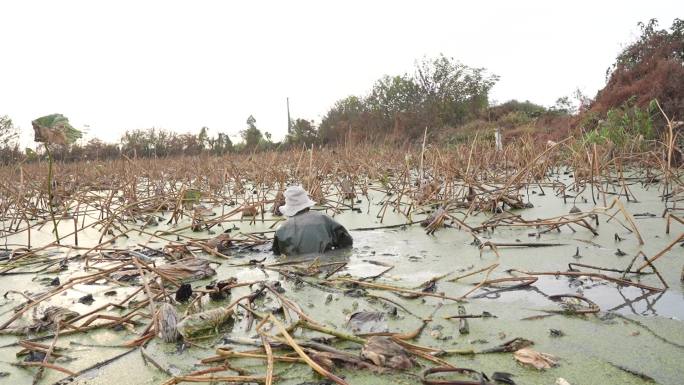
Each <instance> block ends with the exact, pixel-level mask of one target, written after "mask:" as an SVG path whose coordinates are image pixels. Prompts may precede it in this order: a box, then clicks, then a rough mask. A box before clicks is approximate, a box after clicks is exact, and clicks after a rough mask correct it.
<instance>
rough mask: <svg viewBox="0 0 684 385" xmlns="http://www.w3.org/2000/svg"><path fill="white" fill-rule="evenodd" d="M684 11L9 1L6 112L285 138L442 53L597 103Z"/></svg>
mask: <svg viewBox="0 0 684 385" xmlns="http://www.w3.org/2000/svg"><path fill="white" fill-rule="evenodd" d="M682 11H684V1H681V0H680V1H653V0H651V1H643V0H639V1H614V2H613V1H610V2H609V1H605V2H602V1H595V0H594V1H567V2H562V3H561V2H559V1H480V2H462V1H458V2H457V1H424V0H423V1H412V2H409V1H350V0H345V1H259V2H257V1H252V2H232V1H169V0H163V1H140V0H138V1H122V0H118V1H92V0H88V1H54V0H47V1H31V0H17V1H10V0H3V1H2V2H0V115H4V114H7V115H9V116H10V117H11V118H12V119H13V120H14V122H15V124H16V125H18V126H20V127H21V128H22V130H23V132H24V142H28V141H30V138H32V130H31V123H30V122H31V120H32V119H35V118H37V117H39V116H42V115H46V114H50V113H55V112H59V113H62V114H64V115H66V116H67V117H69V118H70V120H71V122H72V124H73V125H74V126H76V127H77V128H78V127H83V126H84V125H89V126H90V134H89V137H92V136H97V137H99V138H101V139H104V140H108V141H116V140H118V138H119V137H120V135H121V134H122V133H123V132H124V131H125V130H126V129H133V128H149V127H161V128H167V129H172V130H175V131H178V132H198V131H199V129H200V127H202V126H208V127H209V128H210V129H211V132H213V133H216V132H219V131H221V132H227V133H230V134H231V135H237V133H238V132H239V131H240V130H241V129H243V128H244V127H245V120H246V119H247V117H248V116H249V115H250V114H252V115H254V117H255V118H256V120H257V126H258V127H259V128H260V129H262V131H268V132H271V133H272V134H273V136H274V138H275V139H280V138H282V137H283V136H284V135H285V133H286V130H287V115H286V110H285V98H286V97H287V96H289V97H290V109H291V113H292V117H293V118H297V117H303V118H307V119H314V120H315V121H316V123H318V122H320V119H321V117H322V116H323V115H324V114H325V113H326V112H327V110H328V108H329V107H330V106H331V105H332V104H333V103H334V102H335V101H336V100H338V99H340V98H343V97H345V96H347V95H351V94H355V95H363V94H365V93H366V92H368V91H369V89H370V87H371V85H372V83H373V82H374V81H375V80H376V79H378V78H379V77H380V76H382V75H383V74H391V75H394V74H401V73H405V72H412V68H413V63H414V61H415V59H417V58H420V57H422V56H424V55H427V56H435V55H437V54H439V53H444V54H445V55H447V56H453V57H454V58H456V59H458V60H460V61H462V62H463V63H465V64H467V65H470V66H477V67H486V68H487V69H489V70H490V72H492V73H495V74H497V75H499V76H501V80H500V81H499V83H498V84H497V85H496V86H495V88H494V89H493V91H492V99H494V100H497V101H499V102H503V101H506V100H508V99H512V98H516V99H519V100H525V99H529V100H531V101H533V102H537V103H541V104H544V105H552V104H553V103H554V101H555V100H556V99H557V98H558V97H560V96H564V95H569V94H571V93H572V91H573V90H574V89H575V88H577V87H579V88H580V89H581V90H583V91H584V92H585V93H587V94H589V95H591V96H593V95H594V94H595V92H596V91H597V90H598V89H599V88H601V87H602V86H603V84H604V80H605V79H604V75H605V70H606V68H607V67H608V66H609V65H610V64H611V63H612V62H613V60H614V58H615V56H616V54H617V53H618V52H619V50H620V48H621V47H623V46H624V45H625V44H626V43H628V42H630V41H633V40H634V39H635V38H636V36H637V32H638V29H637V27H636V23H637V22H638V21H646V20H648V19H650V18H653V17H655V18H658V19H659V20H660V25H661V26H663V27H669V26H670V25H671V22H672V20H673V18H675V17H684V12H682Z"/></svg>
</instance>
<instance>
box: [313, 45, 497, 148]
mask: <svg viewBox="0 0 684 385" xmlns="http://www.w3.org/2000/svg"><path fill="white" fill-rule="evenodd" d="M497 80H498V77H497V76H495V75H491V74H488V73H487V72H486V71H485V70H484V69H483V68H472V67H468V66H466V65H464V64H462V63H460V62H457V61H456V60H454V59H453V58H448V57H445V56H444V55H440V56H438V57H436V58H432V59H428V58H423V59H422V60H420V61H416V64H415V71H414V74H412V75H408V74H404V75H401V76H384V77H382V78H380V79H379V80H378V81H376V82H375V83H374V85H373V88H372V90H371V92H370V94H369V95H368V96H367V97H365V98H359V97H356V96H350V97H347V98H345V99H342V100H339V101H338V102H337V103H335V105H334V106H333V107H332V108H331V109H330V110H329V111H328V113H327V114H326V115H325V116H324V117H323V120H322V121H321V124H320V126H319V130H318V131H319V137H320V140H321V141H322V142H323V143H333V142H337V143H339V142H342V141H344V140H346V138H354V139H362V140H373V139H376V138H382V137H384V136H386V135H388V134H389V133H393V135H394V136H396V137H404V138H418V137H420V136H421V135H422V133H423V130H424V129H425V127H426V126H428V127H432V128H437V129H439V128H442V127H454V126H457V125H460V124H463V123H464V122H466V121H468V120H470V119H473V118H477V117H481V116H483V115H484V114H485V113H486V112H487V108H488V106H489V91H490V89H491V88H492V87H493V86H494V84H495V83H496V81H497Z"/></svg>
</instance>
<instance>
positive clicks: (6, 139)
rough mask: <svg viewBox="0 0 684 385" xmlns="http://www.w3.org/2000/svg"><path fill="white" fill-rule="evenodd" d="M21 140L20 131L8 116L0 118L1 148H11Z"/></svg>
mask: <svg viewBox="0 0 684 385" xmlns="http://www.w3.org/2000/svg"><path fill="white" fill-rule="evenodd" d="M18 138H19V130H18V129H17V128H16V127H15V126H14V123H13V122H12V119H10V118H9V116H7V115H3V116H0V147H3V148H5V147H11V146H12V145H13V144H15V141H16V140H17V139H18Z"/></svg>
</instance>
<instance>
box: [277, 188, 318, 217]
mask: <svg viewBox="0 0 684 385" xmlns="http://www.w3.org/2000/svg"><path fill="white" fill-rule="evenodd" d="M283 195H284V196H285V205H284V206H280V212H281V213H282V214H283V215H285V216H286V217H293V216H294V215H295V214H297V213H298V212H300V211H302V210H304V209H305V208H308V207H311V206H313V205H315V204H316V202H314V201H312V200H311V199H309V194H307V192H306V190H304V189H303V188H302V186H290V187H288V188H287V190H285V192H284V193H283Z"/></svg>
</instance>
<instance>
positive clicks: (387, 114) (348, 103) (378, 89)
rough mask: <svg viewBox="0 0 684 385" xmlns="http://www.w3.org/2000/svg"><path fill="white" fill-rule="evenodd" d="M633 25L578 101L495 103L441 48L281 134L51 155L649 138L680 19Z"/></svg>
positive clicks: (681, 78) (671, 101)
mask: <svg viewBox="0 0 684 385" xmlns="http://www.w3.org/2000/svg"><path fill="white" fill-rule="evenodd" d="M639 27H640V30H641V35H640V37H639V38H638V39H637V40H636V41H635V42H633V43H632V44H629V45H627V46H626V47H625V48H624V49H623V50H622V52H621V53H620V54H619V55H618V57H617V58H616V61H615V64H614V65H613V66H611V67H610V68H609V69H608V71H607V72H606V86H605V87H604V88H603V89H602V90H600V91H599V92H598V93H597V95H596V97H595V98H594V99H590V98H588V97H586V96H584V95H581V93H579V92H577V93H576V94H575V95H574V98H575V99H576V100H577V103H573V101H572V100H571V99H570V97H563V98H559V99H558V101H557V102H556V104H555V105H554V106H551V107H544V106H541V105H538V104H534V103H531V102H529V101H524V102H520V101H517V100H511V101H508V102H506V103H503V104H497V105H493V104H492V103H491V101H490V98H489V93H490V91H491V89H492V87H493V86H494V85H495V84H496V82H497V81H498V80H499V77H498V76H496V75H494V74H491V73H489V72H488V71H487V70H486V69H484V68H474V67H469V66H467V65H465V64H463V63H461V62H459V61H457V60H455V59H454V58H451V57H446V56H444V55H439V56H437V57H434V58H422V59H420V60H417V61H416V63H415V66H414V68H413V71H412V72H411V73H404V74H401V75H395V76H389V75H385V76H383V77H382V78H380V79H378V80H377V81H375V83H373V84H372V86H371V88H370V90H369V92H368V93H367V94H366V95H363V96H356V95H351V96H347V97H345V98H343V99H340V100H338V101H337V102H335V103H334V105H333V106H332V107H331V108H330V109H329V110H328V111H327V113H326V114H325V115H324V116H323V118H322V120H321V122H320V124H319V125H317V126H316V125H315V124H314V123H313V121H310V120H307V119H301V118H298V119H294V120H291V121H289V122H288V123H289V124H288V134H287V136H286V137H285V139H284V140H283V141H281V142H274V141H273V140H272V137H271V135H270V133H268V132H266V131H263V130H261V129H259V128H258V127H257V124H256V119H255V118H254V117H253V116H251V115H250V116H249V117H248V118H247V120H246V127H245V128H244V129H243V130H242V131H240V136H241V139H242V141H241V142H238V143H233V142H232V141H231V139H230V137H229V136H228V135H227V134H226V133H218V134H217V135H216V136H210V135H209V133H208V128H207V127H202V128H201V129H200V130H199V132H198V133H197V134H192V133H184V134H179V133H176V132H172V131H168V130H164V129H156V128H151V129H137V130H129V131H126V132H125V133H124V134H123V135H122V137H121V138H120V140H119V142H118V143H106V142H103V141H101V140H99V139H97V138H94V139H91V140H90V141H88V142H87V143H85V144H78V143H76V144H71V145H69V146H63V147H60V148H56V149H55V150H54V151H53V154H52V155H53V157H54V158H55V159H56V160H62V161H72V160H82V159H114V158H118V157H121V156H122V155H125V156H127V157H166V156H177V155H190V156H194V155H199V154H203V153H206V154H214V155H224V154H227V153H232V152H255V151H267V150H278V149H287V148H292V147H302V146H307V147H310V146H312V145H333V146H334V145H338V144H343V143H357V142H361V141H363V142H379V141H382V142H393V143H400V142H407V141H416V139H419V138H422V135H423V132H424V130H425V128H426V127H429V129H430V132H432V133H437V135H441V138H442V139H443V138H444V137H445V136H446V140H445V142H446V143H447V144H448V143H450V142H451V139H453V138H457V139H456V140H459V139H458V138H464V137H466V136H467V135H469V134H472V133H473V132H475V131H478V130H483V129H487V130H490V131H491V128H492V127H499V128H503V129H507V130H509V131H510V132H518V131H520V128H521V127H522V128H523V129H524V130H527V132H530V133H532V134H534V133H540V132H544V131H545V132H546V133H551V134H553V131H558V132H562V134H563V135H565V134H573V132H571V131H568V129H569V128H574V129H575V130H574V131H575V132H574V133H578V134H580V135H584V137H585V138H587V140H591V141H595V142H601V141H611V142H613V143H618V142H620V140H621V138H622V139H624V138H625V137H627V136H629V135H635V134H636V135H642V136H644V137H646V138H647V139H648V138H652V137H653V136H654V135H655V133H656V131H657V130H656V126H657V125H658V116H659V111H656V110H655V108H654V105H655V104H654V101H655V100H658V101H659V103H660V105H661V106H662V108H663V110H664V112H665V113H667V114H668V115H669V116H672V117H675V118H678V119H682V117H681V114H682V113H683V112H684V21H682V20H680V19H675V20H674V22H673V24H672V26H671V27H670V29H669V30H668V29H659V28H658V22H657V20H655V19H652V20H650V21H648V22H646V23H639ZM575 104H579V108H578V107H577V106H575ZM677 114H679V115H680V116H678V115H677ZM288 119H289V118H288ZM561 126H563V127H564V129H565V131H563V130H561V129H560V128H559V127H561ZM17 139H18V130H17V128H16V127H15V126H14V125H13V123H12V120H11V119H10V118H9V117H7V116H0V162H1V163H4V164H8V163H13V162H17V161H22V160H29V161H30V160H32V159H36V158H38V157H40V156H42V154H37V153H35V152H34V151H32V150H29V149H25V150H23V151H22V150H21V149H20V148H19V144H18V140H17Z"/></svg>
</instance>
